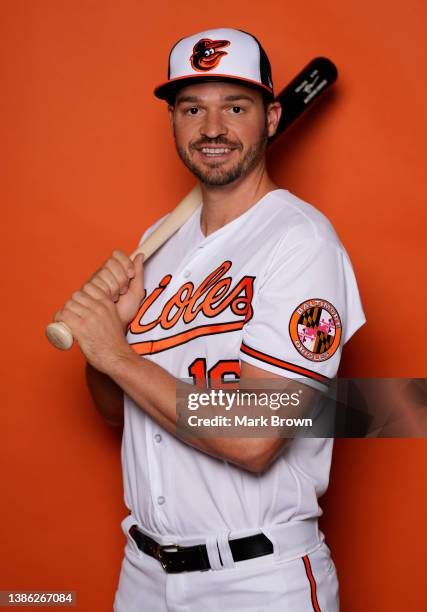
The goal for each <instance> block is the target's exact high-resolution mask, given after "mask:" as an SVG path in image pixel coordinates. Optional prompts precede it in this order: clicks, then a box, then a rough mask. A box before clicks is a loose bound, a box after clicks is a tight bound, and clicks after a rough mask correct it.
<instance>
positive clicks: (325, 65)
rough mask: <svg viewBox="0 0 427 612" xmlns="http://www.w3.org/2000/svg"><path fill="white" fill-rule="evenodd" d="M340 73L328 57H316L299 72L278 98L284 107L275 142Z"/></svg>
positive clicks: (274, 137)
mask: <svg viewBox="0 0 427 612" xmlns="http://www.w3.org/2000/svg"><path fill="white" fill-rule="evenodd" d="M337 77H338V71H337V68H336V66H335V64H334V63H333V62H331V60H329V59H328V58H326V57H316V58H314V59H313V60H311V62H310V63H309V64H307V66H305V68H303V69H302V70H301V72H299V73H298V74H297V75H296V77H295V78H294V79H292V81H291V82H290V83H289V85H287V86H286V87H285V88H284V89H283V91H282V92H281V93H280V94H279V95H278V97H277V98H276V99H277V101H278V102H280V103H281V105H282V107H283V113H282V116H281V118H280V122H279V125H278V127H277V131H276V134H275V135H274V136H273V138H271V140H270V142H272V141H273V140H275V139H276V138H277V137H278V136H280V134H282V132H284V131H285V129H286V128H287V127H288V126H289V125H290V124H291V123H293V122H294V121H295V120H296V119H297V118H298V117H299V116H300V115H302V114H303V113H304V112H305V111H306V110H307V108H309V107H310V106H311V105H312V104H313V103H314V102H315V101H316V100H317V98H319V97H320V96H321V95H322V94H323V93H324V92H325V90H326V89H328V88H329V87H330V86H331V85H332V84H333V83H334V82H335V81H336V79H337Z"/></svg>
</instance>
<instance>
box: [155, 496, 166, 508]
mask: <svg viewBox="0 0 427 612" xmlns="http://www.w3.org/2000/svg"><path fill="white" fill-rule="evenodd" d="M165 501H166V500H165V498H164V497H163V495H159V497H158V498H157V503H158V504H159V506H161V505H162V504H164V503H165Z"/></svg>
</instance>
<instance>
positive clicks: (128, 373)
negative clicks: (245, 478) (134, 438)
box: [110, 352, 286, 472]
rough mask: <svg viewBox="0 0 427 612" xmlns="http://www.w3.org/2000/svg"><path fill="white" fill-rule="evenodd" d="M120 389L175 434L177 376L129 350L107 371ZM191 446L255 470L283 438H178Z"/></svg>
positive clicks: (272, 452) (263, 463)
mask: <svg viewBox="0 0 427 612" xmlns="http://www.w3.org/2000/svg"><path fill="white" fill-rule="evenodd" d="M110 375H111V377H112V378H113V379H114V380H115V382H116V383H117V385H119V386H120V387H121V388H122V389H123V391H124V392H125V393H126V394H127V395H129V397H131V398H132V399H133V400H134V402H135V403H136V404H137V405H138V406H139V407H140V408H141V409H142V410H143V411H144V412H146V413H147V414H149V415H150V416H151V417H152V418H153V419H154V420H155V421H156V422H157V423H159V424H160V425H161V426H162V427H163V428H164V429H166V430H167V431H169V433H171V434H172V435H174V436H178V433H177V430H176V379H175V377H174V376H172V375H171V374H169V372H167V371H166V370H165V369H163V368H161V367H160V366H158V365H157V364H156V363H153V362H151V361H149V360H146V359H143V358H142V359H141V358H140V357H138V356H137V355H136V354H134V353H131V352H129V353H128V354H125V355H123V356H122V358H120V359H119V360H118V361H117V364H116V366H115V367H114V371H111V372H110ZM181 439H182V440H183V441H184V442H185V443H186V444H189V445H190V446H193V447H194V448H197V449H199V450H201V451H203V452H205V453H207V454H209V455H211V456H214V457H216V458H218V459H225V460H227V461H229V462H231V463H234V464H236V465H238V466H239V467H243V468H245V469H248V470H250V471H254V472H258V471H262V469H263V468H264V467H265V466H267V465H268V464H269V463H270V462H271V460H272V459H273V458H274V457H275V455H276V454H277V452H278V451H279V449H280V447H283V445H284V443H285V442H286V441H285V440H283V439H281V440H280V439H277V440H268V445H267V444H266V440H265V439H263V438H251V439H250V440H249V439H247V438H237V437H232V438H231V437H230V438H227V437H215V436H210V437H208V438H195V437H187V436H185V438H181Z"/></svg>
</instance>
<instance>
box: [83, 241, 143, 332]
mask: <svg viewBox="0 0 427 612" xmlns="http://www.w3.org/2000/svg"><path fill="white" fill-rule="evenodd" d="M143 262H144V255H143V254H139V255H137V256H136V258H135V259H134V261H131V260H130V259H129V257H128V256H127V255H126V254H125V253H123V251H118V250H116V251H113V253H112V254H111V257H110V259H108V260H107V261H106V262H105V263H104V265H103V266H102V268H99V270H97V271H96V272H95V274H94V275H93V276H91V278H90V279H89V281H88V283H86V285H84V286H83V287H82V291H87V290H88V289H90V287H91V285H95V286H96V287H99V288H100V289H102V291H104V292H105V293H106V294H107V295H109V296H110V297H111V299H112V300H113V302H115V303H116V306H117V314H118V316H119V318H120V321H121V323H122V327H123V329H124V330H126V328H127V326H128V324H129V323H130V322H131V321H132V320H133V318H134V316H135V315H136V313H137V312H138V308H139V306H140V305H141V302H142V300H143V299H144V295H145V290H144V272H143Z"/></svg>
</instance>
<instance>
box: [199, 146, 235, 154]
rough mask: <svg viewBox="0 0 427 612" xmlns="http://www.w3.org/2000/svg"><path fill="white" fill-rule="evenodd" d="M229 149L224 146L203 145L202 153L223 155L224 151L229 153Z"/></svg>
mask: <svg viewBox="0 0 427 612" xmlns="http://www.w3.org/2000/svg"><path fill="white" fill-rule="evenodd" d="M230 151H231V149H229V148H227V147H225V148H222V149H212V148H211V147H203V149H202V153H205V154H206V155H224V153H229V152H230Z"/></svg>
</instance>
